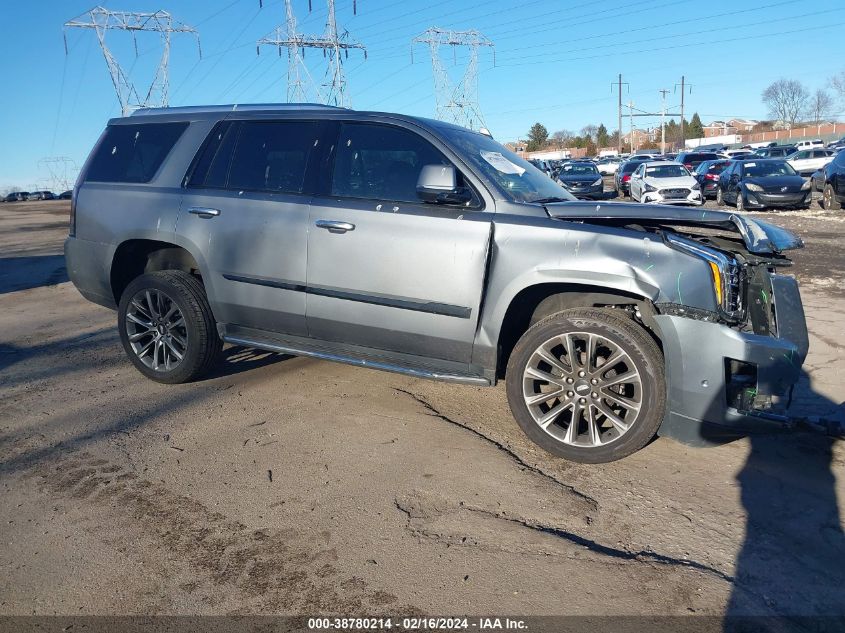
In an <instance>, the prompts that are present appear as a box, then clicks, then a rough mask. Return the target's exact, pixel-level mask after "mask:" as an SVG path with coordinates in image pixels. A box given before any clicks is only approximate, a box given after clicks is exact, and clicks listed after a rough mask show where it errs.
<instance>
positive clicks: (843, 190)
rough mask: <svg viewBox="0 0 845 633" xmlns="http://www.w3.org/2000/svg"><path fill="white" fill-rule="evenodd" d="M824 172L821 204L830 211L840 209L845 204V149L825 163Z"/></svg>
mask: <svg viewBox="0 0 845 633" xmlns="http://www.w3.org/2000/svg"><path fill="white" fill-rule="evenodd" d="M822 174H823V183H822V201H821V204H822V206H823V207H824V208H825V209H828V210H830V211H839V210H840V209H842V205H843V204H845V151H842V152H839V153H838V154H837V155H836V157H835V158H834V159H833V161H831V162H830V163H828V164H827V165H825V167H824V169H823V170H822Z"/></svg>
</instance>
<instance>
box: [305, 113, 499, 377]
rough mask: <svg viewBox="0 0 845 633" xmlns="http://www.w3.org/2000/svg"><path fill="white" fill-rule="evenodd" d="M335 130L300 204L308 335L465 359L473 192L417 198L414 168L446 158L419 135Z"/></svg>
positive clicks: (471, 310)
mask: <svg viewBox="0 0 845 633" xmlns="http://www.w3.org/2000/svg"><path fill="white" fill-rule="evenodd" d="M336 130H337V131H336V135H335V136H334V137H333V138H334V139H336V140H335V143H334V144H333V149H332V151H330V152H329V153H328V154H327V155H326V163H325V168H324V169H321V172H322V173H323V174H324V175H325V176H326V179H325V181H324V182H323V183H322V190H321V193H320V194H318V195H317V196H315V198H314V199H313V200H312V204H311V215H310V222H309V233H308V299H307V302H308V304H307V316H308V331H309V334H310V335H311V336H312V337H315V338H319V339H323V340H327V341H335V342H339V343H347V344H352V345H358V346H363V347H368V348H376V349H383V350H391V351H395V352H402V353H406V354H412V355H415V356H422V357H430V358H436V359H441V360H447V361H455V362H459V363H469V360H470V358H471V353H472V344H473V340H474V337H475V331H476V326H477V323H478V316H479V310H480V304H481V290H482V285H483V281H484V275H485V266H486V261H487V256H488V246H489V243H490V231H491V220H492V213H491V212H489V211H484V210H483V209H482V202H481V198H480V197H479V196H478V195H477V190H476V199H475V200H474V201H473V202H472V203H471V204H470V205H468V206H446V205H434V204H425V203H423V202H421V201H420V200H419V198H418V196H417V193H416V184H417V180H418V178H419V174H420V170H421V169H422V167H423V165H429V164H452V162H453V161H451V160H450V159H449V158H447V157H446V155H445V154H444V151H441V149H438V147H437V146H436V141H435V140H434V139H432V138H431V137H428V136H427V133H425V132H421V131H417V130H416V129H411V128H410V127H405V126H404V125H401V124H385V123H374V122H353V121H343V122H340V123H338V124H337V128H336ZM424 135H426V136H424ZM447 151H448V150H447ZM463 177H464V176H463V175H461V178H463ZM459 182H460V180H459Z"/></svg>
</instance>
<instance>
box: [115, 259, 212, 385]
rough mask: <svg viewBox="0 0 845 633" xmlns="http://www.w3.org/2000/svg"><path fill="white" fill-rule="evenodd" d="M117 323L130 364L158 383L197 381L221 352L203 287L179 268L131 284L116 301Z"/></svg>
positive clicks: (142, 278) (142, 276) (140, 278)
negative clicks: (118, 301) (117, 304)
mask: <svg viewBox="0 0 845 633" xmlns="http://www.w3.org/2000/svg"><path fill="white" fill-rule="evenodd" d="M117 319H118V329H119V331H120V340H121V342H122V343H123V349H124V350H125V351H126V354H127V356H129V360H130V361H132V364H133V365H135V367H136V368H137V369H138V371H140V372H141V373H142V374H144V375H145V376H146V377H147V378H150V379H152V380H155V381H157V382H163V383H169V384H173V383H180V382H189V381H191V380H195V379H197V378H199V377H200V376H202V375H203V374H205V373H206V372H208V370H209V369H210V368H211V367H212V366H213V365H214V363H215V362H216V361H217V359H218V357H219V355H220V351H221V350H222V348H223V341H221V340H220V337H219V336H218V335H217V329H216V324H215V321H214V316H213V315H212V313H211V307H210V306H209V305H208V299H207V298H206V295H205V289H204V288H203V285H202V284H201V283H200V281H199V280H198V279H196V278H195V277H193V276H192V275H189V274H188V273H186V272H182V271H179V270H165V271H159V272H154V273H148V274H145V275H141V276H140V277H138V278H136V279H135V280H133V281H132V282H131V283H130V284H129V285H128V286H127V288H126V290H125V291H124V293H123V296H122V297H121V299H120V305H119V306H118V313H117Z"/></svg>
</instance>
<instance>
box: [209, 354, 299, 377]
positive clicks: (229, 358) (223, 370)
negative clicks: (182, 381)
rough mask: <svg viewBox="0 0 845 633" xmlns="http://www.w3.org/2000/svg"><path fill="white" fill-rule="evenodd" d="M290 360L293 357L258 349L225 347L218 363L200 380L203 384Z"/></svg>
mask: <svg viewBox="0 0 845 633" xmlns="http://www.w3.org/2000/svg"><path fill="white" fill-rule="evenodd" d="M292 358H295V357H294V356H291V355H290V354H280V353H277V352H266V351H264V350H260V349H253V348H251V347H240V346H233V347H227V348H226V349H224V350H223V355H222V358H221V359H220V362H218V363H217V364H216V365H215V366H214V368H213V369H212V370H211V371H210V372H209V373H208V375H206V376H205V377H203V378H202V379H201V380H202V381H203V382H205V381H208V380H214V379H215V378H223V377H225V376H233V375H235V374H240V373H242V372H245V371H250V370H252V369H259V368H261V367H266V366H268V365H274V364H276V363H280V362H283V361H286V360H290V359H292Z"/></svg>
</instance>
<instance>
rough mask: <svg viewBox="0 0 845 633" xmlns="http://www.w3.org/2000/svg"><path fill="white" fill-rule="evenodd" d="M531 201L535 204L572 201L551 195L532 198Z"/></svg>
mask: <svg viewBox="0 0 845 633" xmlns="http://www.w3.org/2000/svg"><path fill="white" fill-rule="evenodd" d="M531 202H533V203H535V204H545V203H547V202H572V200H570V199H569V198H557V197H555V196H552V197H551V198H537V199H536V200H532V201H531Z"/></svg>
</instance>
